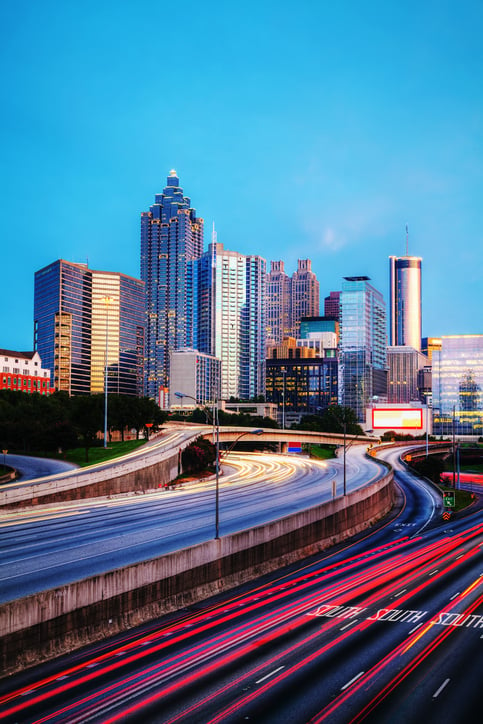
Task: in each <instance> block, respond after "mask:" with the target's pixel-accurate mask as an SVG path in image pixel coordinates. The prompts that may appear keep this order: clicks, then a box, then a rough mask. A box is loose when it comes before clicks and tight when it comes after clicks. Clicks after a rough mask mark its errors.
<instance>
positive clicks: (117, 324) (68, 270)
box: [34, 259, 144, 395]
mask: <svg viewBox="0 0 483 724" xmlns="http://www.w3.org/2000/svg"><path fill="white" fill-rule="evenodd" d="M34 348H35V350H36V351H38V352H39V354H40V356H41V357H42V355H44V357H45V359H46V361H47V362H48V364H47V363H46V364H45V366H46V367H49V368H50V370H51V386H52V387H54V388H55V389H56V390H64V391H65V392H68V393H69V394H70V395H82V394H84V395H88V394H95V393H102V392H104V380H105V365H106V361H107V367H108V391H109V392H116V393H119V394H126V395H139V394H141V393H142V370H143V357H144V284H143V283H142V282H141V281H140V280H139V279H135V278H134V277H129V276H126V275H124V274H119V273H117V272H103V271H95V270H92V269H89V268H88V267H87V265H85V264H73V263H71V262H67V261H64V260H62V259H59V260H57V261H55V262H53V263H52V264H49V265H48V266H46V267H45V268H43V269H40V270H39V271H38V272H36V274H35V292H34ZM106 353H107V356H106Z"/></svg>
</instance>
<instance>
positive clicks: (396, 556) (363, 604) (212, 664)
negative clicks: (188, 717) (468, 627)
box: [0, 526, 482, 722]
mask: <svg viewBox="0 0 483 724" xmlns="http://www.w3.org/2000/svg"><path fill="white" fill-rule="evenodd" d="M481 532H482V526H475V527H474V528H473V529H471V530H470V531H465V532H464V534H460V535H455V536H452V537H446V538H445V539H444V540H442V541H441V540H438V541H436V542H433V543H430V544H428V545H422V546H421V547H418V548H417V549H416V550H411V547H412V546H414V543H415V541H414V540H413V541H409V540H408V539H407V538H402V539H399V540H398V541H396V542H394V544H392V543H391V544H386V545H384V546H380V547H378V548H375V549H373V550H372V551H370V552H369V553H367V552H366V553H364V554H358V555H356V556H353V557H352V558H349V559H348V560H346V561H344V562H342V563H341V562H335V563H332V564H330V565H325V566H321V567H320V568H317V569H316V570H315V571H310V572H305V571H304V572H302V574H301V575H299V576H298V577H296V578H295V579H293V580H291V581H290V584H288V583H287V582H286V581H285V580H284V579H283V578H282V579H280V580H279V581H278V582H276V584H275V585H273V584H269V585H268V586H262V587H260V588H259V589H257V590H256V591H255V592H254V593H251V594H249V595H248V596H243V595H241V596H237V597H235V598H234V599H232V601H231V602H230V603H229V604H228V605H227V604H224V608H223V610H222V611H221V612H219V613H218V610H217V609H216V607H212V608H210V609H209V610H208V611H202V612H200V613H198V614H195V615H193V616H190V618H189V619H186V618H184V619H183V620H181V621H178V622H176V623H174V624H173V625H170V626H169V627H168V628H166V627H165V628H163V629H160V630H159V631H153V630H150V631H148V632H147V633H146V635H145V636H144V637H141V639H139V640H132V641H129V642H128V643H125V644H123V645H122V646H121V647H120V648H119V649H118V650H117V651H116V650H115V651H113V652H109V651H107V652H103V653H101V654H100V655H98V656H96V657H94V658H93V659H91V660H89V661H88V662H84V663H82V664H77V665H75V666H73V667H70V668H69V669H66V670H65V671H64V672H62V676H68V675H69V674H74V673H75V674H80V676H79V678H78V679H74V678H72V680H67V681H66V680H63V683H62V684H61V685H59V683H58V682H59V679H60V678H62V677H61V676H59V673H57V674H56V675H53V676H51V677H46V678H44V679H43V680H41V681H39V682H37V683H36V684H34V685H33V686H32V685H29V686H26V687H24V688H23V689H19V690H17V691H15V692H12V693H11V694H8V695H6V696H4V697H2V698H1V699H0V703H1V704H6V703H8V702H10V703H11V706H10V708H8V709H7V710H6V711H3V712H1V714H2V715H3V716H8V715H12V714H17V713H19V712H21V711H24V710H25V709H27V708H28V707H31V706H35V705H36V704H39V703H40V702H44V701H46V700H48V699H50V698H53V697H55V696H57V695H59V694H62V693H65V692H66V691H68V690H72V689H75V688H76V687H78V686H81V685H83V684H86V683H94V682H95V681H96V680H97V678H98V677H101V676H105V675H106V674H107V673H111V672H113V671H115V670H120V669H121V667H124V666H127V665H128V664H129V665H131V664H133V663H135V662H142V661H143V658H144V657H146V656H152V655H153V654H161V653H162V652H164V651H168V650H169V648H170V647H173V646H177V645H178V646H179V645H180V644H185V643H189V641H190V639H191V638H192V637H193V636H195V635H200V634H202V633H203V634H204V633H210V632H213V634H210V638H209V639H208V640H205V641H203V643H201V644H195V645H191V646H190V647H189V648H188V649H183V650H179V651H178V652H177V653H175V654H173V655H171V656H169V657H168V658H167V659H165V660H163V661H161V662H158V663H156V664H153V665H151V666H149V667H145V668H143V669H142V670H141V671H140V672H138V673H136V674H133V675H131V676H129V677H128V678H124V679H121V680H119V681H118V682H117V683H115V684H111V685H109V686H107V687H105V688H103V689H102V690H100V691H96V692H93V693H91V694H89V695H88V696H86V697H84V698H82V699H79V700H77V701H75V702H73V703H72V704H70V705H68V706H66V707H65V708H64V709H62V710H60V712H59V711H57V712H54V713H52V714H50V715H48V716H47V717H44V719H41V720H38V721H39V722H40V721H48V720H49V719H51V718H54V717H55V716H58V715H59V713H60V714H67V713H69V721H77V719H72V718H71V715H72V716H74V717H77V716H78V721H80V722H82V721H85V718H84V719H83V717H85V716H86V715H87V714H88V713H89V712H90V711H94V710H95V707H96V706H97V704H98V703H99V702H98V700H99V699H100V698H101V699H102V706H103V707H104V706H105V707H106V708H105V709H104V711H105V710H106V709H107V707H109V706H112V707H113V706H115V705H116V702H117V703H119V701H120V700H123V697H126V698H127V697H130V698H132V697H133V696H134V695H135V694H136V693H137V694H138V695H139V694H140V693H141V692H144V691H145V690H149V687H153V686H156V688H157V691H156V692H155V693H154V694H150V695H148V696H147V697H146V698H143V699H142V700H141V701H140V702H137V703H136V704H134V705H131V706H130V707H128V708H126V709H124V710H123V711H122V713H119V714H117V713H116V714H114V715H113V716H112V717H111V719H106V720H104V721H106V722H107V721H118V720H119V719H120V718H122V717H124V716H127V715H128V714H129V713H130V712H137V711H139V710H140V709H141V708H143V707H144V706H148V705H149V704H150V703H154V702H158V701H160V700H161V699H163V698H165V697H167V696H169V695H170V694H173V693H179V692H180V691H182V690H183V687H185V686H189V685H190V684H192V683H194V682H196V681H198V680H199V679H201V678H202V677H204V676H208V675H210V674H211V673H213V671H215V670H216V667H220V666H225V665H227V664H230V663H232V662H234V661H235V660H236V659H241V658H242V657H244V656H249V655H251V653H252V652H254V651H255V650H258V649H260V647H262V646H265V645H266V644H270V643H272V642H275V641H277V640H281V639H283V638H284V637H286V636H287V634H289V633H291V632H294V631H297V630H300V631H301V632H302V630H303V627H304V626H309V627H310V628H311V632H310V633H309V634H308V635H304V636H302V637H301V639H300V640H299V641H297V643H295V644H293V645H292V646H291V647H289V648H287V649H285V650H284V651H283V652H282V653H281V654H277V655H275V656H272V657H270V658H269V659H268V660H264V661H263V662H262V663H261V664H260V667H259V671H265V672H266V671H267V668H268V667H270V666H274V667H277V668H276V669H275V670H274V672H273V674H272V675H271V676H270V677H269V680H268V679H267V680H265V679H264V680H263V681H260V683H262V684H263V685H262V686H261V687H260V688H259V689H258V690H257V691H256V692H250V693H249V694H247V695H246V696H245V697H242V698H241V699H240V700H238V701H237V702H234V703H233V705H232V707H235V708H234V709H232V708H231V707H228V708H227V709H226V710H224V712H220V714H219V715H218V716H217V718H215V719H214V720H213V721H223V715H224V714H225V715H229V714H230V713H233V711H235V710H237V709H238V708H239V707H240V706H243V705H244V704H247V703H249V702H250V701H252V700H254V698H257V697H258V696H261V695H263V694H264V693H266V692H268V691H269V690H270V688H271V687H273V686H276V685H277V684H279V683H281V682H283V681H284V680H285V679H286V678H288V677H289V676H291V675H293V674H294V673H295V672H296V671H298V670H300V669H301V668H302V667H303V666H305V665H307V664H309V663H310V662H311V661H315V660H316V659H317V658H318V657H320V656H323V655H324V654H325V653H326V652H328V651H329V650H331V649H332V648H333V647H335V646H337V645H339V644H340V643H341V642H343V641H345V640H347V639H348V637H350V636H352V635H355V633H357V632H362V631H364V630H366V629H367V628H368V627H369V626H372V625H373V624H374V623H376V622H378V621H381V620H384V619H383V617H382V616H378V615H375V616H372V617H369V618H367V619H365V620H361V621H358V622H354V625H353V626H351V627H350V629H349V628H347V627H345V626H344V627H343V628H344V629H346V628H347V630H344V631H342V630H341V629H338V631H339V633H337V634H336V636H335V637H334V639H333V640H331V641H329V642H326V643H325V644H324V645H322V646H319V644H320V641H321V637H322V636H323V635H324V634H326V633H327V632H329V631H331V632H332V631H335V628H336V627H337V626H339V625H340V621H338V620H337V618H336V617H333V618H330V617H329V618H327V619H323V618H322V615H320V616H319V617H317V614H314V613H312V614H311V615H310V617H308V616H307V614H308V613H310V608H311V607H314V606H322V605H328V604H330V605H331V606H332V607H333V606H346V607H348V608H352V609H354V608H356V609H358V610H361V609H364V608H366V609H369V608H370V606H375V605H376V604H380V602H381V601H384V600H387V597H388V596H390V595H392V596H394V594H396V596H397V597H398V605H401V604H402V603H403V602H405V601H406V600H409V599H410V598H411V597H412V596H414V595H416V594H417V593H419V592H422V591H423V590H424V589H425V588H426V587H428V586H429V585H434V581H436V580H438V579H440V578H442V577H443V576H444V575H447V574H448V573H450V572H451V571H452V570H455V569H456V568H457V567H458V566H460V565H464V564H465V563H466V562H467V561H469V560H470V559H471V558H472V557H473V556H474V555H475V554H476V553H480V552H481V551H480V550H479V546H478V545H475V546H473V547H472V548H470V549H469V550H467V551H466V552H465V553H464V554H463V557H460V555H458V556H457V557H456V556H455V552H456V551H457V550H458V549H459V548H460V546H461V545H465V544H467V543H468V542H469V541H471V539H472V538H474V537H475V536H477V535H481ZM458 552H459V550H458ZM388 553H391V554H392V557H391V558H390V560H386V556H387V555H388ZM436 561H437V563H438V566H439V569H438V571H435V574H434V575H433V576H432V578H431V581H429V580H428V577H427V576H426V578H424V575H425V574H427V572H428V571H432V570H433V569H434V565H435V562H436ZM361 566H362V570H361ZM341 575H342V576H344V578H343V581H342V582H338V581H337V580H335V579H336V578H337V577H339V576H341ZM418 579H419V583H418V585H416V587H414V588H410V584H413V583H414V582H415V581H417V580H418ZM480 583H482V579H481V578H480V577H479V578H477V579H476V580H475V581H473V582H472V583H471V584H470V585H469V586H467V587H466V588H465V589H464V591H463V592H462V593H461V594H458V596H456V597H453V599H452V605H451V606H452V608H451V609H449V610H448V607H447V608H445V609H444V610H442V611H440V612H439V614H438V615H442V614H450V613H451V610H452V609H454V607H455V606H457V605H458V604H460V603H461V602H463V601H464V600H465V599H467V598H468V596H470V595H472V594H473V592H475V591H476V589H477V587H478V585H479V584H480ZM402 587H405V588H402ZM371 591H372V593H371ZM403 593H404V594H405V595H402V594H403ZM294 596H297V600H296V603H294V602H293V601H291V598H292V597H294ZM364 596H365V597H366V598H365V599H363V597H364ZM361 599H363V600H361ZM355 600H357V601H358V606H356V607H354V606H353V605H352V604H353V602H354V601H355ZM359 601H360V602H359ZM480 601H481V598H479V599H478V600H477V602H476V603H475V605H474V606H471V607H467V609H466V610H465V612H464V614H461V615H464V616H465V617H464V618H462V619H457V620H456V622H455V623H454V625H453V624H452V625H449V624H448V625H446V624H443V625H445V628H444V629H443V630H442V631H441V632H440V633H439V634H438V635H437V636H436V637H435V639H434V641H435V643H434V646H432V645H431V644H428V645H427V646H426V648H425V649H424V651H425V655H424V657H423V658H425V656H427V655H429V654H430V653H431V651H432V650H434V647H435V646H437V645H439V642H441V641H443V640H444V639H445V638H446V636H447V635H449V632H450V631H452V630H454V629H455V628H456V627H457V626H460V627H461V626H464V625H465V622H468V621H469V619H468V616H469V615H470V614H471V612H472V611H473V610H475V607H476V606H477V605H478V604H479V602H480ZM267 603H270V607H271V608H270V610H267V611H265V610H264V608H265V606H266V604H267ZM241 604H242V605H241ZM274 606H275V607H274ZM320 610H322V609H320ZM324 610H325V611H327V609H324ZM388 610H389V611H390V610H391V609H378V611H388ZM248 614H249V615H252V614H254V615H255V618H254V619H251V620H249V621H243V620H240V621H239V617H240V616H247V615H248ZM458 615H460V614H458ZM387 620H391V619H390V618H389V617H388V619H387ZM394 620H395V621H396V620H397V618H396V617H394ZM351 623H352V622H351ZM187 624H188V625H190V624H192V628H190V629H189V630H186V628H185V627H186V625H187ZM226 624H228V625H229V626H231V628H230V629H229V630H228V631H225V632H224V633H218V634H216V633H215V629H216V627H217V626H220V625H226ZM435 624H436V622H435V620H434V618H433V620H432V621H430V622H429V624H427V625H425V626H422V627H420V628H418V630H416V629H414V634H411V638H410V640H409V641H407V640H405V641H404V642H403V643H402V644H401V645H400V646H398V647H397V648H396V649H395V651H393V652H391V654H390V656H388V657H386V659H383V660H382V661H381V663H380V664H379V665H378V666H376V667H373V668H372V669H370V670H369V671H368V672H367V673H366V674H364V675H361V676H360V681H359V680H358V681H357V682H355V681H354V683H352V684H350V686H349V685H348V687H347V691H346V692H344V694H346V695H347V697H349V696H351V695H352V693H353V692H354V691H355V690H356V687H359V686H363V685H364V682H365V683H366V684H368V685H369V684H370V683H371V682H372V681H373V678H372V677H374V676H375V675H376V674H379V673H380V672H381V671H383V669H384V666H385V665H387V663H389V661H393V660H394V657H395V656H403V655H405V654H407V652H408V651H409V648H411V647H412V646H415V644H416V643H418V642H422V641H423V640H424V638H423V637H424V635H425V634H426V633H427V632H428V631H430V630H431V629H432V627H433V626H434V625H435ZM314 626H315V627H316V630H315V631H314V630H313V628H314ZM167 632H169V633H170V634H172V635H171V636H170V637H169V640H167V639H163V638H162V637H163V636H164V635H165V634H166V633H167ZM316 641H317V642H318V643H317V644H316V646H315V651H314V652H313V653H312V654H311V655H309V656H307V657H304V658H303V659H302V660H301V661H300V662H298V663H297V664H296V665H293V666H292V667H284V664H282V663H281V661H282V657H283V656H284V655H285V654H286V653H287V652H293V651H296V650H299V649H301V647H303V646H306V645H307V644H310V643H315V642H316ZM139 649H142V650H139ZM116 654H121V655H120V656H119V658H117V659H116V660H113V658H114V657H115V656H116ZM423 658H421V654H420V655H418V657H416V659H415V660H417V661H418V662H419V661H422V660H423ZM384 661H385V662H386V664H384V663H383V662H384ZM415 665H417V663H416V664H415ZM408 666H409V665H408ZM90 667H91V668H90ZM195 667H196V668H195ZM93 668H95V670H93ZM191 668H192V669H193V670H190V669H191ZM87 669H89V670H88V671H87ZM412 670H413V669H410V668H408V667H406V669H404V671H407V674H405V675H408V674H409V673H410V671H412ZM254 674H255V675H257V674H258V671H257V669H255V670H253V669H252V670H251V671H249V672H247V673H246V674H245V675H243V676H242V677H240V678H239V679H237V683H238V684H239V683H240V682H241V681H243V680H245V679H246V678H247V677H249V676H250V677H252V676H254ZM170 678H176V681H175V682H173V681H170V680H169V679H170ZM400 680H402V679H400ZM398 681H399V679H398ZM257 683H258V682H257ZM396 685H397V682H396V683H395V684H394V686H396ZM49 686H52V688H51V689H48V687H49ZM230 686H232V684H227V685H226V687H227V690H228V688H229V687H230ZM390 690H392V689H388V693H389V691H390ZM33 691H34V692H36V694H35V696H33V697H31V695H32V692H33ZM218 694H219V691H217V692H215V693H214V694H213V695H212V696H215V695H218ZM386 695H387V694H386ZM16 697H19V698H20V697H24V700H23V701H21V702H19V701H18V699H17V700H16V701H15V698H16ZM26 697H28V699H27V698H26ZM104 697H105V701H104ZM210 698H211V697H207V698H205V699H204V700H203V702H207V701H209V700H210ZM336 701H339V704H335V703H334V706H338V705H340V704H341V703H342V701H343V700H342V699H338V700H336ZM378 701H379V700H378ZM376 703H377V702H376ZM200 705H201V702H198V704H196V705H193V707H192V708H191V709H190V711H195V709H197V708H198V707H199V706H200ZM375 705H376V704H374V706H375ZM81 707H85V708H84V709H83V711H82V712H80V713H79V714H78V715H77V714H76V712H75V709H78V708H81ZM324 712H325V710H324ZM324 712H322V713H321V716H322V714H323V716H324V717H325V713H324ZM185 713H186V712H185ZM220 717H222V718H220ZM322 720H323V718H321V719H320V721H322ZM173 721H175V719H173Z"/></svg>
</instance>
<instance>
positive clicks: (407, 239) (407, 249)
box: [406, 224, 409, 256]
mask: <svg viewBox="0 0 483 724" xmlns="http://www.w3.org/2000/svg"><path fill="white" fill-rule="evenodd" d="M406 256H409V231H408V225H407V224H406Z"/></svg>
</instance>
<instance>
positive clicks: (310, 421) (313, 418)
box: [293, 405, 364, 435]
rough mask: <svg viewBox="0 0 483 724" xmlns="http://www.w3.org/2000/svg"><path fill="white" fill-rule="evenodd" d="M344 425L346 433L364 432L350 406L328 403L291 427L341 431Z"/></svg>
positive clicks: (360, 433)
mask: <svg viewBox="0 0 483 724" xmlns="http://www.w3.org/2000/svg"><path fill="white" fill-rule="evenodd" d="M344 426H345V432H346V433H347V434H348V435H363V434H364V433H363V430H362V428H361V426H360V425H359V423H358V422H357V417H356V413H355V412H354V410H353V409H352V408H351V407H342V406H341V405H330V406H329V407H326V408H325V410H322V412H321V413H320V415H305V416H304V417H303V418H302V419H301V421H300V423H299V424H298V425H294V426H293V427H294V428H295V429H297V430H312V431H314V432H338V433H343V432H344Z"/></svg>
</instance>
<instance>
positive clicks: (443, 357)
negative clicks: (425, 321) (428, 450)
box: [432, 334, 483, 436]
mask: <svg viewBox="0 0 483 724" xmlns="http://www.w3.org/2000/svg"><path fill="white" fill-rule="evenodd" d="M432 373H433V374H432V376H433V432H434V434H435V435H449V436H451V435H452V434H457V435H474V436H481V435H483V334H461V335H452V336H449V335H448V336H443V337H441V350H435V351H434V352H433V370H432Z"/></svg>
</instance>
